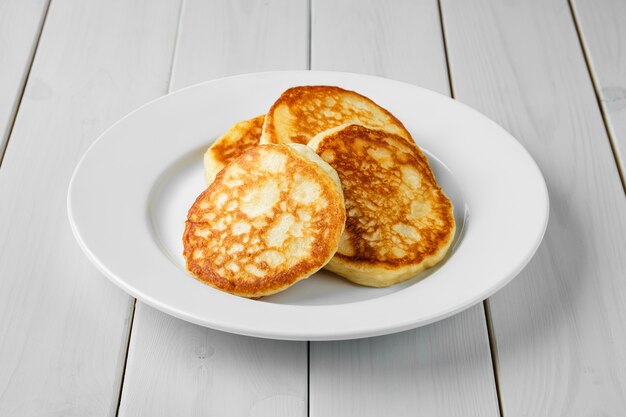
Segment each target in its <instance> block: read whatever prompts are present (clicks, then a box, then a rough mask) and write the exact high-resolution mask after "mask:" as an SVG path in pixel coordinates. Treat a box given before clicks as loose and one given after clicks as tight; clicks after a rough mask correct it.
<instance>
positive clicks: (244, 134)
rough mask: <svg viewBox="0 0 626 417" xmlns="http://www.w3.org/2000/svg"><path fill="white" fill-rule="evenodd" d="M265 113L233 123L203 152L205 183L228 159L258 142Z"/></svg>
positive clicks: (213, 176) (211, 178) (208, 182)
mask: <svg viewBox="0 0 626 417" xmlns="http://www.w3.org/2000/svg"><path fill="white" fill-rule="evenodd" d="M263 120H265V115H264V114H262V115H261V116H257V117H255V118H253V119H250V120H245V121H243V122H239V123H236V124H234V125H233V126H232V127H231V128H230V129H228V131H227V132H226V133H224V134H223V135H222V136H220V137H219V138H217V140H216V141H215V142H213V144H212V145H211V146H210V147H209V149H207V151H206V153H205V154H204V178H205V180H206V183H207V185H209V184H211V183H212V182H213V180H214V179H215V176H216V175H217V173H218V172H220V171H221V170H222V169H223V168H224V167H225V166H226V165H228V163H229V162H230V161H232V160H233V159H235V158H236V157H238V156H239V155H241V154H242V153H244V152H245V151H247V150H248V149H250V148H254V147H255V146H257V145H258V144H259V139H261V131H262V128H263Z"/></svg>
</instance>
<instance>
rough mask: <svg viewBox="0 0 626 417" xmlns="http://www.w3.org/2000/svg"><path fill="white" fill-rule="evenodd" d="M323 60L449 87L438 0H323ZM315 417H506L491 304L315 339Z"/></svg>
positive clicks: (317, 54)
mask: <svg viewBox="0 0 626 417" xmlns="http://www.w3.org/2000/svg"><path fill="white" fill-rule="evenodd" d="M312 10H313V16H312V23H313V26H312V57H311V64H312V68H313V69H320V68H323V69H337V70H345V71H353V72H366V73H370V74H375V75H381V76H386V77H389V78H396V79H399V80H402V81H406V82H410V83H414V84H418V85H422V86H424V87H427V88H430V89H433V90H436V91H439V92H441V93H443V94H449V93H450V91H449V84H448V77H447V69H446V61H445V60H446V58H445V54H444V48H443V42H442V35H441V27H440V20H439V11H438V5H437V1H436V0H425V1H419V2H416V1H393V2H388V3H382V2H380V1H373V0H370V1H351V2H340V3H337V2H333V1H330V0H315V1H314V2H313V9H312ZM310 361H311V375H310V379H311V382H310V407H311V415H312V416H327V415H341V416H379V415H394V416H408V415H411V416H413V415H440V416H467V415H480V416H496V415H498V402H497V394H496V388H495V382H494V375H493V369H492V363H491V356H490V350H489V340H488V335H487V329H486V325H485V316H484V311H483V307H482V304H481V305H478V306H475V307H473V308H471V309H470V310H468V311H466V312H463V313H461V314H458V315H457V316H455V317H452V318H450V319H448V320H444V321H443V322H439V323H436V324H433V325H430V326H427V327H424V328H420V329H416V330H412V331H407V332H403V333H400V334H396V335H392V336H386V337H377V338H371V339H364V340H354V341H342V342H323V343H318V342H315V343H313V342H312V343H311V358H310Z"/></svg>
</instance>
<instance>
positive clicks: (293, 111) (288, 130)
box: [261, 86, 412, 143]
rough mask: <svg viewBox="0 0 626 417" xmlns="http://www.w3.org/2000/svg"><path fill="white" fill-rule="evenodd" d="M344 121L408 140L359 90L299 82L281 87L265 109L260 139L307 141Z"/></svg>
mask: <svg viewBox="0 0 626 417" xmlns="http://www.w3.org/2000/svg"><path fill="white" fill-rule="evenodd" d="M345 123H356V124H361V125H365V126H369V127H372V128H375V129H381V130H384V131H387V132H390V133H395V134H396V135H400V136H402V137H404V138H406V139H408V140H410V141H412V139H411V135H410V134H409V132H408V131H407V130H406V129H405V128H404V125H403V124H402V122H400V121H399V120H398V119H396V118H395V117H394V116H393V115H392V114H391V113H389V112H388V111H387V110H385V109H384V108H382V107H381V106H379V105H378V104H376V103H374V102H373V101H372V100H370V99H369V98H367V97H365V96H363V95H361V94H359V93H356V92H354V91H350V90H344V89H342V88H339V87H332V86H301V87H293V88H290V89H288V90H287V91H285V92H284V93H283V94H282V95H281V96H280V97H279V98H278V100H276V102H275V103H274V104H273V105H272V107H271V108H270V109H269V111H268V112H267V115H266V117H265V123H264V124H263V134H262V135H261V143H307V142H308V141H309V140H310V139H311V138H313V136H315V135H317V134H318V133H320V132H323V131H325V130H328V129H331V128H333V127H336V126H339V125H342V124H345Z"/></svg>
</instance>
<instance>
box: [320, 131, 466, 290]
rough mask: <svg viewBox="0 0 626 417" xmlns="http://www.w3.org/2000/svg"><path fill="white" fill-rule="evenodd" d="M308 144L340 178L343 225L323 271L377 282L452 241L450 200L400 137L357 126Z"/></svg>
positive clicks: (424, 261)
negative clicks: (330, 257) (326, 270)
mask: <svg viewBox="0 0 626 417" xmlns="http://www.w3.org/2000/svg"><path fill="white" fill-rule="evenodd" d="M309 146H310V147H311V148H312V149H313V150H315V152H316V153H317V154H318V155H320V156H321V157H322V159H323V160H325V161H326V162H328V164H329V165H331V166H332V167H333V168H335V170H336V171H337V173H338V174H339V178H340V179H341V184H342V187H343V192H344V198H345V204H346V213H347V219H346V229H345V231H344V234H343V235H342V237H341V242H340V243H339V249H338V250H337V253H336V254H335V256H334V257H333V258H332V259H331V261H330V262H329V263H328V265H326V269H329V270H330V271H333V272H335V273H337V274H339V275H341V276H343V277H345V278H347V279H349V280H350V281H353V282H356V283H358V284H362V285H368V286H372V287H385V286H389V285H392V284H396V283H398V282H401V281H404V280H406V279H408V278H411V277H413V276H415V275H416V274H417V273H419V272H420V271H422V270H423V269H425V268H427V267H430V266H433V265H434V264H436V263H437V262H439V261H440V260H441V259H442V258H443V257H444V255H445V254H446V251H447V250H448V248H449V247H450V244H451V243H452V239H453V237H454V232H455V221H454V215H453V210H452V203H451V202H450V200H449V199H448V198H447V197H446V195H445V194H444V193H443V191H442V190H441V188H439V185H437V183H436V182H435V180H434V175H433V174H432V171H431V169H430V167H429V165H428V161H427V160H426V159H425V157H422V154H421V152H417V151H416V150H415V145H414V144H412V143H409V142H408V141H407V140H406V139H404V138H402V137H400V136H398V135H394V134H392V133H388V132H384V131H381V130H373V129H369V128H366V127H364V126H360V125H346V126H339V127H337V128H334V129H331V130H329V131H327V132H323V133H321V134H319V135H318V136H316V137H315V138H313V139H312V140H311V141H310V142H309Z"/></svg>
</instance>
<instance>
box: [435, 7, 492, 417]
mask: <svg viewBox="0 0 626 417" xmlns="http://www.w3.org/2000/svg"><path fill="white" fill-rule="evenodd" d="M437 6H438V7H439V24H440V25H441V39H442V42H443V52H444V56H445V58H446V68H447V70H448V82H449V83H450V96H451V97H452V98H455V93H454V83H453V81H452V68H451V67H450V57H449V54H448V43H447V41H446V29H445V24H444V19H443V9H442V7H441V0H437ZM483 310H484V311H485V322H486V325H487V337H488V339H489V352H490V356H491V366H492V369H493V379H494V382H495V385H496V397H497V400H498V413H499V414H500V417H504V409H503V407H502V395H501V393H500V367H499V365H498V347H497V344H496V335H495V332H494V330H493V323H492V320H491V308H490V306H489V299H486V300H484V301H483Z"/></svg>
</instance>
